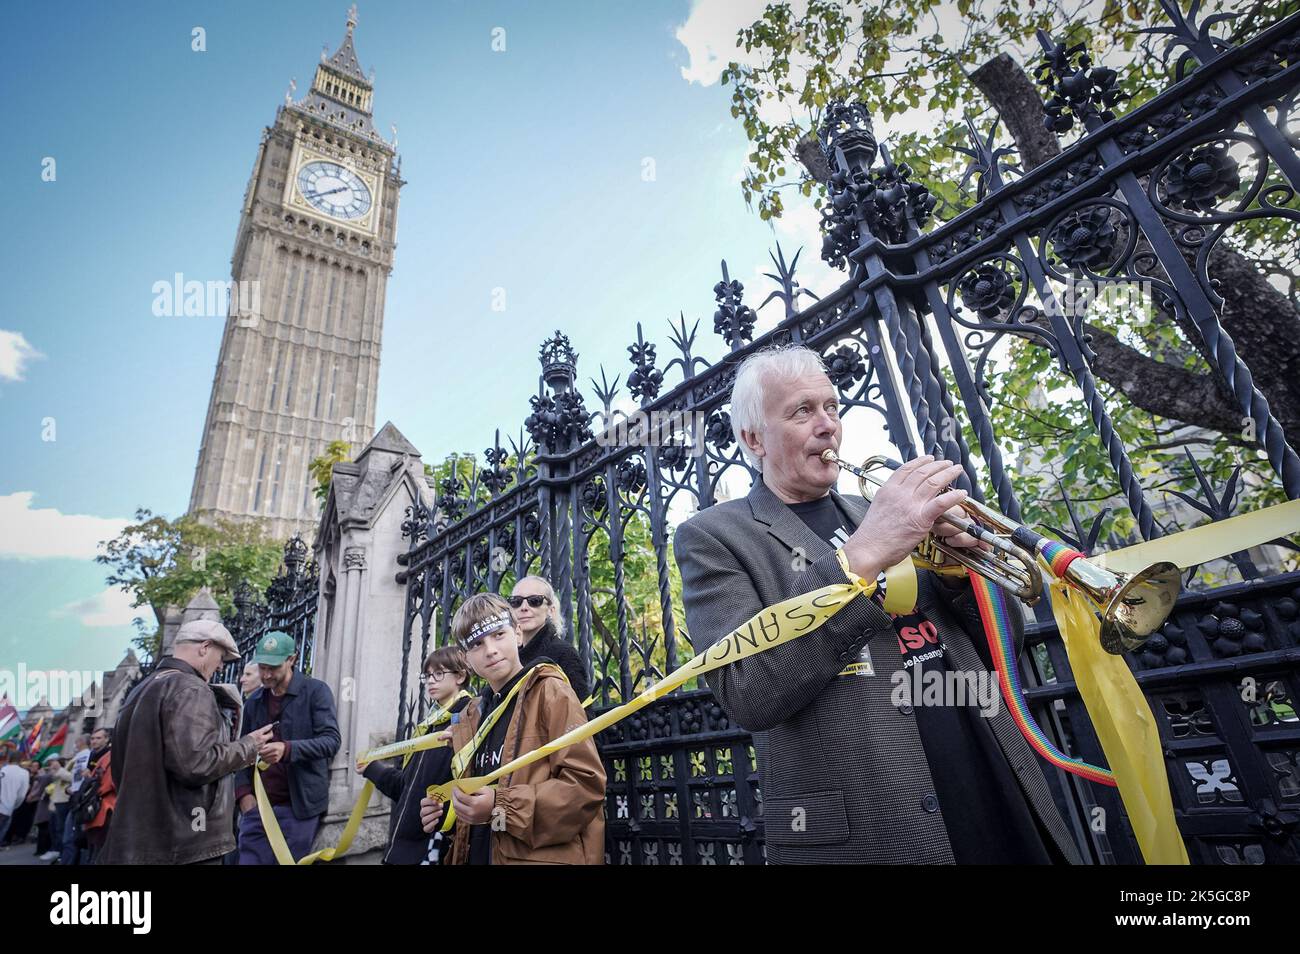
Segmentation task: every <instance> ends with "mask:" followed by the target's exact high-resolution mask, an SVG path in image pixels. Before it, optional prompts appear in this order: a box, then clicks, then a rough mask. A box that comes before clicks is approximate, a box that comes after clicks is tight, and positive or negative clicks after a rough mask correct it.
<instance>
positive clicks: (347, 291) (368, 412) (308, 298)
mask: <svg viewBox="0 0 1300 954" xmlns="http://www.w3.org/2000/svg"><path fill="white" fill-rule="evenodd" d="M355 26H356V7H355V6H354V7H353V8H352V10H351V11H349V14H348V21H347V33H346V35H345V36H344V38H343V42H342V43H341V44H340V45H339V48H338V50H337V51H336V52H335V53H334V54H333V55H332V56H330V55H328V51H322V53H321V62H320V63H319V64H318V65H317V67H316V74H315V77H314V78H313V81H312V84H311V88H310V90H308V91H307V93H306V94H305V95H304V96H303V97H302V98H301V99H299V100H296V101H295V99H294V91H295V87H294V85H293V84H290V88H289V92H287V93H286V94H285V101H284V105H282V106H281V107H279V109H278V110H277V111H276V118H275V124H274V125H273V126H270V127H268V128H267V129H266V130H265V132H264V134H263V136H262V142H261V145H260V146H259V148H258V153H257V161H256V163H255V164H254V166H253V174H252V177H251V178H250V180H249V183H248V189H247V191H246V193H245V195H244V204H243V211H242V214H241V216H240V221H239V231H238V233H237V235H236V238H235V250H234V255H233V256H232V258H231V277H232V279H233V281H232V283H231V306H230V310H229V314H228V316H227V318H226V326H225V331H224V334H223V336H222V339H221V352H220V355H219V356H218V358H217V368H216V374H215V376H214V378H213V381H212V396H211V398H210V400H209V402H208V413H207V420H206V422H205V423H204V426H203V440H202V444H201V446H200V447H199V460H198V467H197V468H196V470H195V474H194V488H193V491H192V492H191V494H190V512H191V513H194V514H206V515H218V516H228V517H258V518H261V519H263V520H265V521H266V523H267V526H268V529H269V530H270V531H271V533H272V534H273V535H274V536H276V537H281V538H282V537H287V536H290V535H292V534H293V533H295V532H301V533H302V534H303V535H304V536H305V537H306V538H307V539H308V540H310V539H311V534H312V531H313V530H314V529H315V527H316V524H317V521H318V519H319V511H320V507H319V502H318V501H317V499H316V497H315V495H314V490H315V485H314V482H313V481H312V479H311V476H310V474H309V473H308V470H307V465H308V463H309V462H310V460H311V459H312V458H313V457H315V456H318V455H320V454H322V453H324V452H325V449H326V447H327V446H328V445H329V444H330V442H332V441H338V440H343V441H347V442H348V443H349V444H350V445H351V454H355V453H356V452H357V451H358V450H359V449H360V448H361V447H364V446H365V445H366V444H367V443H368V442H369V441H370V439H371V438H372V437H373V436H374V430H375V397H376V391H377V387H378V384H379V355H380V342H381V340H382V333H383V323H384V294H385V289H386V286H387V281H388V276H389V273H390V272H391V271H392V265H393V250H394V248H395V247H396V241H395V240H396V234H397V201H398V191H399V190H400V188H401V186H402V185H403V181H402V178H401V176H400V161H399V159H398V157H397V152H396V145H397V142H396V131H395V130H394V136H393V142H392V143H389V142H386V141H385V140H384V139H383V138H382V137H381V136H380V135H379V134H378V133H377V132H376V131H375V128H374V125H373V123H372V98H373V95H374V85H373V78H374V77H373V73H372V74H371V75H370V76H369V77H367V76H366V74H365V73H363V72H362V70H361V65H360V63H358V61H357V55H356V50H355V48H354V47H353V44H352V34H353V30H354V28H355ZM349 456H351V455H349Z"/></svg>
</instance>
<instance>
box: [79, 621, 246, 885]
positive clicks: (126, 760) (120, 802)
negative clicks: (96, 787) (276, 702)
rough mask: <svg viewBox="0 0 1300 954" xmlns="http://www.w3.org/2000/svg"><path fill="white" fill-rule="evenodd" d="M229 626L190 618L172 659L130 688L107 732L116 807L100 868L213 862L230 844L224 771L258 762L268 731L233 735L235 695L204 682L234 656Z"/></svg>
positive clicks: (228, 781)
mask: <svg viewBox="0 0 1300 954" xmlns="http://www.w3.org/2000/svg"><path fill="white" fill-rule="evenodd" d="M239 658H240V657H239V651H238V649H237V648H236V646H235V640H234V638H233V637H232V636H231V635H230V633H229V631H228V630H227V629H226V628H225V627H224V626H222V625H221V624H220V623H219V622H217V621H215V620H210V619H202V620H192V621H190V622H188V623H186V624H184V625H183V626H181V628H180V631H179V632H178V633H177V634H176V641H175V644H174V646H173V648H172V654H171V655H170V656H164V657H163V659H162V661H161V662H160V663H158V667H157V668H156V669H155V670H154V671H153V672H152V673H150V674H149V675H148V676H145V678H144V679H143V680H141V682H140V684H139V685H138V686H136V687H135V688H134V689H133V690H131V693H130V695H128V696H127V699H126V702H125V703H124V704H123V706H122V712H121V714H120V715H119V716H118V721H117V728H116V730H115V733H114V745H113V761H112V766H111V767H112V772H113V782H114V784H115V785H116V786H117V793H118V794H117V807H116V809H115V810H114V812H113V824H112V826H111V828H110V830H109V834H108V840H107V841H106V842H105V843H104V847H103V850H102V853H101V854H100V856H99V858H98V859H97V861H98V863H99V864H110V865H111V864H144V865H185V864H220V863H221V856H222V855H224V854H226V853H228V852H230V851H233V850H234V847H235V839H234V834H233V825H232V819H233V813H234V797H233V794H232V780H231V776H232V775H233V774H234V773H235V772H236V771H238V770H239V769H241V768H243V767H244V766H246V765H251V764H252V763H253V761H254V760H255V759H256V758H257V751H258V749H259V748H260V747H261V746H262V745H263V744H264V743H265V742H267V741H268V740H269V739H270V737H271V730H270V729H269V728H263V729H258V730H256V731H254V732H250V733H249V734H248V735H246V736H244V737H243V738H242V739H238V740H236V739H235V738H234V734H235V733H234V730H233V726H234V725H237V724H238V717H237V716H236V717H235V718H233V719H232V718H229V717H227V716H225V715H223V713H222V711H221V710H222V707H223V706H224V707H227V708H228V707H229V706H230V705H231V704H232V703H233V700H232V698H231V696H230V695H229V694H227V693H225V692H222V691H221V690H220V689H218V688H217V687H216V686H213V685H210V684H209V682H208V680H209V679H211V678H212V676H213V674H215V673H216V671H217V670H218V669H220V668H221V667H222V666H223V665H224V664H225V663H228V662H234V661H236V660H238V659H239Z"/></svg>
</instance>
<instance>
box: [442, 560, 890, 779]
mask: <svg viewBox="0 0 1300 954" xmlns="http://www.w3.org/2000/svg"><path fill="white" fill-rule="evenodd" d="M908 562H909V563H910V561H908ZM914 572H915V571H913V573H914ZM904 575H905V571H904ZM887 578H888V574H887ZM875 591H876V582H875V580H871V581H867V580H864V579H862V578H861V577H858V576H853V577H852V578H851V579H850V581H849V582H848V583H833V584H831V585H830V586H823V587H822V588H820V589H817V590H813V591H811V592H808V593H802V594H800V595H799V596H795V597H792V598H791V599H788V600H782V601H781V602H780V603H776V604H775V605H773V606H769V607H767V608H766V609H763V610H760V611H759V612H758V613H757V614H756V615H755V616H754V617H753V618H752V619H750V620H748V621H747V622H746V623H744V624H742V625H741V626H739V627H738V628H736V629H734V630H732V631H731V632H730V633H729V634H727V635H726V636H725V637H723V638H722V639H720V640H718V641H717V642H716V643H714V644H713V645H712V646H710V647H709V648H708V649H706V650H705V651H704V652H702V653H701V654H700V655H698V656H696V657H695V658H694V659H692V660H691V661H690V662H688V663H686V664H685V665H682V666H679V667H677V669H675V670H673V671H672V672H671V673H669V674H668V675H667V676H665V677H664V678H663V679H660V680H659V681H658V682H657V683H655V684H654V685H653V686H650V687H649V688H647V689H644V690H642V692H641V694H640V695H638V696H636V697H635V698H633V699H632V700H630V701H629V702H626V703H624V704H623V705H621V706H618V707H617V708H614V709H610V710H609V711H608V712H605V713H603V714H601V715H599V716H597V717H596V718H595V719H593V720H592V721H590V722H588V723H586V724H585V725H581V726H578V727H577V728H576V729H571V730H570V731H568V732H566V733H564V734H563V735H561V736H560V737H559V738H556V739H553V740H551V741H550V742H547V743H546V744H545V745H542V746H540V747H539V748H536V749H533V750H532V751H531V752H526V753H524V754H523V755H520V756H519V757H518V758H516V759H514V760H512V761H510V762H507V763H506V764H505V765H502V766H501V767H499V768H497V769H496V770H495V771H493V772H491V773H489V774H487V775H483V776H478V777H474V778H454V779H452V781H450V782H447V783H445V784H443V785H434V786H430V788H429V790H428V795H429V797H430V798H437V799H440V800H441V801H443V802H447V801H450V799H451V790H452V788H453V787H454V788H458V789H460V790H461V791H462V792H464V793H466V794H467V795H471V794H473V793H474V792H477V791H479V790H481V789H483V788H486V787H487V786H488V785H491V784H492V783H493V782H495V781H497V779H500V778H502V777H504V776H506V775H509V774H511V773H512V772H516V771H518V770H519V769H521V768H523V767H525V766H527V765H532V764H533V763H534V762H538V761H541V760H542V759H544V758H547V757H548V756H550V755H551V754H552V753H554V752H558V751H559V750H560V749H563V748H567V747H568V746H570V745H576V744H577V743H579V742H583V741H586V740H587V739H590V738H591V737H592V736H594V735H596V734H598V733H600V732H603V731H604V730H605V729H607V728H609V727H610V726H611V725H613V724H614V723H616V722H618V721H620V720H622V719H625V718H627V717H628V716H630V715H631V714H632V713H634V712H637V711H638V710H640V709H644V708H645V707H646V706H648V705H650V704H651V703H653V702H656V701H657V700H659V699H662V698H663V697H664V696H666V695H668V693H670V692H672V691H673V690H674V689H677V688H678V687H679V686H681V685H683V684H684V683H686V682H688V681H689V680H691V679H693V678H695V677H696V676H702V675H704V674H705V673H708V672H713V671H714V670H715V669H720V668H721V667H723V666H728V665H730V664H731V663H733V662H736V661H737V660H739V659H744V658H746V657H747V656H753V655H756V654H757V653H761V652H764V651H766V650H768V649H772V648H773V647H775V646H780V645H782V644H784V643H788V642H790V641H791V640H795V639H798V638H799V637H800V636H804V635H807V634H808V633H811V632H812V631H813V630H815V629H816V628H817V627H819V626H821V625H822V624H823V623H824V622H826V621H827V620H828V619H830V618H831V617H832V616H834V615H835V614H836V613H837V612H839V611H840V610H841V609H842V608H843V607H845V606H847V605H848V604H849V602H850V601H851V600H853V599H854V598H855V597H857V596H859V595H865V596H870V595H871V594H872V593H874V592H875ZM886 593H888V586H887V587H886ZM466 748H469V746H466ZM462 751H463V750H462ZM470 754H471V755H472V754H473V751H472V750H471V751H470Z"/></svg>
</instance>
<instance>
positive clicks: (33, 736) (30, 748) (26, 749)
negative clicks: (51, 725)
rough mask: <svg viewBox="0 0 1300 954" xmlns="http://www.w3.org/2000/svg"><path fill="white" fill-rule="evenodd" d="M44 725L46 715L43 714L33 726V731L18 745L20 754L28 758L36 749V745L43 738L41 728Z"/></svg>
mask: <svg viewBox="0 0 1300 954" xmlns="http://www.w3.org/2000/svg"><path fill="white" fill-rule="evenodd" d="M44 725H45V716H41V717H40V718H39V719H37V720H36V724H35V725H34V726H32V731H31V732H29V733H28V734H27V738H25V739H23V742H22V745H20V746H18V754H19V755H20V756H22V757H23V758H26V757H27V756H29V755H31V754H32V753H33V752H35V751H36V745H37V743H38V742H40V739H41V728H42V727H43V726H44Z"/></svg>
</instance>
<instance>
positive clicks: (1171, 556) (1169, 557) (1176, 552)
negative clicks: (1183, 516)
mask: <svg viewBox="0 0 1300 954" xmlns="http://www.w3.org/2000/svg"><path fill="white" fill-rule="evenodd" d="M1296 533H1300V500H1288V501H1287V502H1286V503H1280V504H1274V505H1273V506H1271V507H1264V508H1263V509H1261V510H1252V511H1251V512H1250V513H1243V514H1240V515H1238V516H1236V517H1229V518H1228V519H1226V520H1217V521H1215V522H1214V523H1207V524H1203V525H1202V526H1199V527H1193V528H1192V529H1191V530H1182V531H1179V532H1178V533H1172V534H1170V535H1169V536H1167V537H1160V538H1159V539H1157V540H1148V541H1147V542H1146V543H1139V544H1137V545H1136V546H1131V547H1125V548H1124V549H1122V550H1112V551H1110V552H1109V553H1098V554H1097V555H1096V556H1095V557H1089V559H1090V560H1092V561H1094V562H1096V563H1097V564H1099V565H1101V566H1104V567H1105V568H1106V569H1108V570H1112V571H1118V572H1120V573H1135V572H1137V571H1138V570H1140V569H1142V568H1143V567H1146V566H1150V565H1151V564H1152V563H1157V562H1159V561H1161V560H1166V561H1168V562H1170V563H1172V564H1174V565H1175V566H1178V567H1181V568H1182V569H1184V570H1185V569H1187V568H1188V567H1189V566H1199V565H1200V564H1202V563H1209V562H1210V561H1211V560H1218V559H1220V558H1222V557H1226V556H1229V555H1230V554H1233V553H1237V552H1238V551H1241V550H1249V549H1250V548H1251V547H1257V546H1260V545H1261V544H1265V543H1268V542H1269V541H1270V540H1276V539H1278V538H1279V537H1286V536H1291V535H1292V534H1296Z"/></svg>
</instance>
